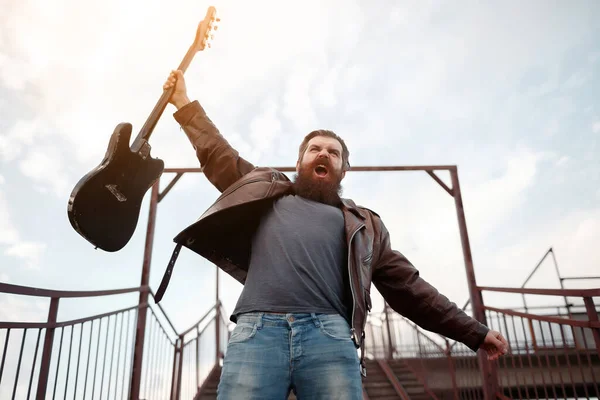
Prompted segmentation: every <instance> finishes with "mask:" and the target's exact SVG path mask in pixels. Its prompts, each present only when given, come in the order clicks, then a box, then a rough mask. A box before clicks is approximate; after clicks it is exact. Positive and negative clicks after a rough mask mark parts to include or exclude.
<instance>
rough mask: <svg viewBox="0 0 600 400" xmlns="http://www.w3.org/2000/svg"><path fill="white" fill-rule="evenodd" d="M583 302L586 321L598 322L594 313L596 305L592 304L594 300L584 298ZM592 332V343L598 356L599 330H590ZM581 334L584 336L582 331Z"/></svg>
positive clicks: (599, 350)
mask: <svg viewBox="0 0 600 400" xmlns="http://www.w3.org/2000/svg"><path fill="white" fill-rule="evenodd" d="M583 302H584V304H585V311H586V313H587V316H588V320H589V321H590V322H598V313H597V312H596V305H595V304H594V299H593V298H592V297H584V298H583ZM590 330H591V331H592V337H593V338H594V343H595V344H596V351H597V352H598V354H600V328H590ZM581 334H582V335H585V332H584V331H583V329H582V330H581Z"/></svg>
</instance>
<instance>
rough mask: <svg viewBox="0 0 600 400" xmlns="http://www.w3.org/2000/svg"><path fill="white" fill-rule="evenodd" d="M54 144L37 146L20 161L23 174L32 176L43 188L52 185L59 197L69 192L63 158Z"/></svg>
mask: <svg viewBox="0 0 600 400" xmlns="http://www.w3.org/2000/svg"><path fill="white" fill-rule="evenodd" d="M63 157H64V156H61V155H60V150H58V149H57V148H55V147H54V146H45V147H44V148H43V149H40V148H38V147H35V148H33V149H31V150H30V151H28V152H27V155H26V156H25V158H23V160H22V161H21V162H20V163H19V167H20V169H21V172H22V173H23V175H25V176H27V177H29V178H31V179H32V180H33V181H34V182H35V183H37V184H38V185H40V186H41V187H42V188H46V187H50V188H52V189H53V191H54V193H55V194H56V195H57V196H58V197H64V196H65V194H66V193H67V189H69V188H68V185H67V178H66V176H65V173H64V170H63V160H64V158H63Z"/></svg>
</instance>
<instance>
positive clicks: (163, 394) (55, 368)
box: [0, 283, 228, 400]
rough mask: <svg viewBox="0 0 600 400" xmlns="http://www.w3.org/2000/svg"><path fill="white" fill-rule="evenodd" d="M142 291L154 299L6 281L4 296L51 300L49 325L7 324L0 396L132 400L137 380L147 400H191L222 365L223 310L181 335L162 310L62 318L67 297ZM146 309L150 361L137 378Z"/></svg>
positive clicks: (2, 331) (0, 338)
mask: <svg viewBox="0 0 600 400" xmlns="http://www.w3.org/2000/svg"><path fill="white" fill-rule="evenodd" d="M143 291H147V292H149V293H148V295H149V296H154V295H153V293H152V292H150V291H149V289H148V288H147V287H138V288H127V289H117V290H105V291H87V292H75V291H55V290H44V289H38V288H30V287H25V286H17V285H9V284H5V283H0V293H3V294H5V295H14V296H34V297H42V298H43V297H46V298H49V299H50V302H49V307H48V318H47V320H46V321H43V322H6V321H0V351H1V353H0V354H1V355H0V357H1V358H0V398H2V399H17V398H18V399H30V398H38V399H41V398H49V397H52V398H83V399H86V398H99V399H103V398H107V399H129V398H131V396H132V393H131V392H132V387H131V382H133V381H134V380H137V381H138V382H139V383H140V386H139V393H140V396H139V398H141V399H146V400H151V399H161V400H162V399H180V398H187V399H192V398H193V397H194V395H195V394H196V392H197V391H198V388H199V387H200V386H201V384H202V382H203V381H204V379H205V378H206V376H207V375H208V373H209V372H210V371H211V370H212V369H213V368H214V367H215V365H217V364H218V363H219V360H220V358H221V357H222V353H223V346H224V345H225V344H226V342H227V335H228V330H227V325H226V323H225V321H224V319H223V315H224V313H223V310H222V307H221V305H220V304H219V305H218V306H213V307H212V308H211V309H210V310H209V311H208V312H207V313H206V314H205V315H204V316H203V317H202V318H201V319H200V320H199V321H198V322H197V323H195V324H194V325H193V326H192V327H190V328H189V329H187V330H186V331H184V332H183V333H181V334H178V333H177V331H176V330H175V328H174V327H173V325H172V324H171V322H170V321H169V319H168V317H167V315H166V314H165V313H164V311H163V310H162V308H161V307H160V306H159V305H156V304H151V305H149V304H147V303H146V304H137V305H133V306H129V307H125V308H122V309H118V310H115V311H111V312H106V313H101V314H97V315H93V316H89V317H85V318H79V319H74V320H67V321H59V320H58V313H59V304H60V303H61V301H64V300H63V299H72V298H89V297H106V296H114V295H126V294H131V293H135V292H143ZM140 309H146V311H147V319H146V325H145V329H144V344H145V345H144V347H143V362H142V364H141V368H140V369H139V372H138V373H137V374H136V373H134V370H133V353H134V349H135V337H136V335H135V330H136V326H137V319H138V314H139V310H140ZM216 321H219V322H220V323H219V324H218V325H219V329H218V330H217V327H216ZM216 332H220V333H219V335H220V336H221V340H220V341H217V340H216V336H215V335H216ZM217 343H219V344H220V345H219V350H218V351H217V347H216V346H217ZM192 354H193V356H192Z"/></svg>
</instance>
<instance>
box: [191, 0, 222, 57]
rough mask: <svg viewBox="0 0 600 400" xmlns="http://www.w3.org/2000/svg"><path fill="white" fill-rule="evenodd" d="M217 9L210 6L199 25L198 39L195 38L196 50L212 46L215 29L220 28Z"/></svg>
mask: <svg viewBox="0 0 600 400" xmlns="http://www.w3.org/2000/svg"><path fill="white" fill-rule="evenodd" d="M219 21H220V19H219V18H217V9H216V8H215V7H213V6H210V7H208V10H206V16H205V17H204V19H203V20H202V22H200V24H199V25H198V30H197V31H196V39H195V40H194V45H193V46H194V48H195V49H196V51H202V50H204V49H205V48H206V47H210V43H211V41H212V39H213V36H214V31H216V30H217V28H218V25H217V24H218V22H219Z"/></svg>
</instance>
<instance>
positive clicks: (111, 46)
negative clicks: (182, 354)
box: [0, 0, 600, 329]
mask: <svg viewBox="0 0 600 400" xmlns="http://www.w3.org/2000/svg"><path fill="white" fill-rule="evenodd" d="M211 4H214V5H216V6H217V8H218V11H219V13H220V16H221V18H222V21H221V26H220V30H219V31H218V33H217V35H216V36H215V41H214V45H213V48H212V49H210V50H209V51H206V52H203V53H200V54H198V55H197V56H196V58H195V59H194V61H193V63H192V65H191V67H190V68H189V70H188V72H187V74H186V79H187V82H188V87H189V95H190V97H191V98H192V99H198V100H199V101H200V102H201V103H202V104H203V105H204V106H205V108H206V110H207V112H208V113H209V115H210V117H211V118H212V119H213V121H214V122H215V123H216V124H217V125H218V127H219V128H220V130H221V132H222V133H223V135H225V136H226V137H227V138H228V139H229V140H230V142H231V143H232V144H233V145H234V146H235V147H236V148H237V149H238V150H239V151H240V153H241V154H242V155H243V156H244V157H246V158H247V159H249V160H251V161H252V162H253V163H255V164H256V165H261V166H292V165H294V163H295V155H296V152H297V146H298V144H299V143H300V141H301V139H302V137H303V136H304V135H305V134H306V133H307V132H309V131H310V130H312V129H315V128H327V129H332V130H334V131H336V132H337V133H339V134H340V135H341V136H342V137H343V138H344V139H345V140H346V141H347V144H348V146H349V148H350V152H351V155H350V162H351V164H352V165H355V166H358V165H364V166H374V165H422V164H456V165H458V168H459V176H460V179H461V186H462V191H463V198H464V203H465V209H466V217H467V224H468V229H469V234H470V237H471V244H472V250H473V257H474V263H475V270H476V276H477V280H478V282H479V283H480V284H484V285H496V286H519V285H520V284H521V283H522V282H523V280H524V279H525V277H526V276H527V274H528V273H529V272H530V270H531V269H532V268H533V266H534V265H535V264H536V263H537V261H538V260H539V259H540V258H541V257H542V256H543V254H544V253H545V252H546V250H547V249H548V248H549V247H551V246H552V247H553V248H554V250H555V252H556V256H557V259H558V262H559V264H560V268H561V269H562V271H563V274H564V275H568V276H572V275H598V265H600V254H599V253H598V251H597V244H598V242H599V240H600V206H599V204H600V161H599V159H600V158H599V156H598V155H599V154H600V105H599V103H598V93H599V91H600V74H599V73H598V71H599V70H600V40H599V39H600V28H599V27H600V24H598V20H599V18H600V3H598V2H597V1H583V0H578V1H570V2H566V1H527V2H521V1H504V2H491V1H488V2H475V1H465V2H445V1H435V2H434V1H419V2H417V1H413V2H407V1H404V2H398V1H384V0H377V1H373V2H369V3H367V2H359V1H349V0H346V1H333V0H332V1H327V2H323V4H321V5H320V4H319V3H318V2H316V1H304V2H281V1H279V2H276V1H271V2H267V1H252V2H236V1H232V0H231V1H215V2H213V3H208V2H204V1H179V2H177V3H170V2H167V1H162V0H161V1H159V0H151V1H144V2H141V1H130V2H122V1H117V0H106V1H103V2H91V1H74V0H55V1H52V2H48V1H42V0H24V1H20V2H11V1H8V0H4V1H2V2H0V281H2V282H8V283H13V284H19V285H27V286H36V287H44V288H50V289H66V290H74V289H78V290H95V289H112V288H122V287H131V286H137V285H139V280H140V272H141V265H142V255H143V245H144V235H145V224H146V221H147V201H148V198H146V201H145V204H144V208H143V209H142V213H141V218H140V222H139V224H138V227H137V230H136V233H135V236H134V237H133V239H132V240H131V241H130V243H129V244H128V246H127V247H126V248H124V249H123V250H121V251H119V252H116V253H106V252H103V251H101V250H94V249H93V247H92V246H91V245H90V244H89V243H88V242H86V241H85V240H84V239H83V238H81V237H80V236H79V235H78V234H77V233H76V232H75V231H74V230H73V229H72V228H71V226H70V224H69V222H68V219H67V213H66V209H67V201H68V198H69V195H70V192H71V190H72V188H73V187H74V186H75V184H76V183H77V181H78V180H79V179H80V178H81V177H82V176H83V175H84V174H85V173H87V172H88V171H89V170H91V169H93V168H94V167H95V166H96V165H97V164H98V163H99V162H100V160H101V159H102V157H103V156H104V153H105V151H106V146H107V144H108V139H109V137H110V134H111V133H112V131H113V129H114V127H115V126H116V125H117V124H118V123H120V122H130V123H131V124H132V125H133V127H134V134H136V133H137V130H139V129H140V128H141V126H142V125H143V123H144V121H145V119H146V117H147V116H148V114H149V113H150V111H151V109H152V107H153V106H154V104H155V102H156V100H157V99H158V97H159V96H160V94H161V91H162V88H161V87H162V84H163V81H164V80H165V78H166V77H167V76H168V74H169V71H170V70H171V69H173V68H175V67H176V66H177V65H178V64H179V62H180V60H181V58H182V57H183V55H184V53H185V51H186V50H187V48H188V46H189V45H190V44H191V42H192V40H193V37H194V34H195V30H196V26H197V24H198V22H199V21H200V20H201V19H202V18H203V16H204V14H205V11H206V8H207V6H209V5H211ZM174 111H175V109H174V108H173V106H169V107H168V108H167V109H166V111H165V113H164V114H163V117H162V119H161V120H160V122H159V124H158V126H157V127H156V129H155V132H154V135H153V136H152V138H151V144H152V154H153V156H154V157H159V158H161V159H163V160H164V161H165V164H166V165H167V166H168V167H196V166H198V162H197V160H196V159H195V155H194V151H193V149H192V148H191V146H190V144H189V142H188V140H187V138H186V137H185V135H184V133H183V132H182V131H181V130H180V129H179V126H178V125H177V123H176V122H175V120H174V119H173V117H172V113H173V112H174ZM440 176H441V177H442V179H444V180H446V181H447V182H449V176H447V175H445V174H443V173H440ZM171 178H172V176H170V175H169V174H165V175H163V179H162V181H161V186H162V187H164V186H165V185H166V183H167V182H168V181H169V180H170V179H171ZM343 183H344V196H345V197H349V198H352V199H354V200H355V201H356V202H357V203H359V204H361V205H364V206H366V207H369V208H371V209H373V210H375V211H376V212H378V213H379V214H380V215H381V216H382V218H383V220H384V222H385V223H386V225H387V226H388V228H389V230H390V232H391V235H392V243H393V246H394V247H395V248H396V249H398V250H400V251H401V252H403V253H405V254H406V255H407V257H408V258H409V259H410V260H411V261H413V263H414V264H415V265H416V266H417V268H419V269H420V271H421V273H422V276H423V277H424V278H425V279H427V280H429V281H430V282H432V283H433V284H434V285H435V286H437V287H438V288H439V289H440V291H442V292H443V293H445V294H447V295H448V296H449V297H450V298H451V299H452V300H453V301H455V302H457V303H460V304H461V305H462V303H464V302H465V300H466V299H467V298H468V294H467V285H466V280H465V273H464V266H463V262H462V252H461V247H460V241H459V236H458V228H457V224H456V214H455V210H454V203H453V201H452V198H451V197H450V196H449V195H448V194H447V193H446V192H445V191H444V190H442V189H441V188H440V187H439V186H438V185H437V184H436V183H435V182H434V181H433V180H432V179H431V178H429V177H428V176H427V175H426V174H425V173H418V172H415V173H383V172H382V173H349V174H348V175H347V177H346V179H345V180H344V182H343ZM217 195H218V192H217V190H216V189H215V188H214V187H212V186H211V185H210V184H209V183H208V182H207V181H206V179H205V178H204V177H203V176H202V175H200V174H197V175H195V176H194V175H186V176H184V178H183V179H181V181H180V182H179V183H178V184H177V185H176V187H175V189H174V190H173V191H171V193H169V195H168V196H167V197H166V198H165V200H164V201H163V202H161V204H160V206H159V210H158V219H157V230H156V237H155V246H154V253H153V258H152V269H151V285H152V287H153V288H154V290H156V288H157V287H158V284H159V282H160V279H161V277H162V274H163V271H164V268H165V266H166V264H167V262H168V259H169V257H170V253H171V250H172V248H173V242H172V238H173V237H174V236H175V235H176V234H177V233H178V232H179V231H180V230H182V229H184V228H185V227H186V226H187V225H188V224H190V223H192V222H193V221H195V219H196V218H197V217H198V216H199V215H200V214H202V212H203V211H204V210H205V208H206V207H208V206H209V205H210V204H211V203H212V202H213V201H214V199H215V198H216V197H217ZM552 268H553V267H552V265H551V264H550V263H545V264H544V265H543V266H542V268H541V270H540V272H539V274H538V275H537V276H536V278H535V279H534V281H532V284H531V285H530V286H545V287H556V286H558V283H557V281H556V278H555V276H554V275H553V271H552ZM214 276H215V267H214V266H213V265H212V264H210V263H208V262H206V261H204V260H203V259H201V258H200V257H199V256H197V255H195V254H192V253H191V252H189V251H187V250H184V251H182V254H181V255H180V259H179V260H178V263H177V265H176V268H175V273H174V276H173V278H172V280H171V284H170V287H169V290H168V291H167V294H166V297H165V299H164V300H163V303H164V304H163V306H164V307H165V308H166V310H167V311H168V313H169V315H170V316H171V318H172V320H173V322H174V324H175V326H176V327H177V328H178V329H183V328H185V327H187V325H188V324H190V323H191V322H192V321H193V320H194V319H195V318H197V317H198V316H199V315H201V314H203V313H204V312H205V311H206V310H207V309H208V308H209V307H210V305H211V304H212V302H213V300H214ZM222 276H223V279H222V291H223V299H224V302H225V308H226V310H227V311H228V312H230V311H232V310H233V307H234V305H235V301H236V300H237V296H238V295H239V293H240V291H241V285H239V284H238V283H236V282H235V281H233V280H232V279H231V278H229V277H227V276H225V274H222ZM579 285H584V286H594V285H595V286H598V285H599V283H598V281H596V282H582V283H579ZM570 287H575V284H574V283H573V284H570ZM496 300H498V301H496V303H495V305H499V306H502V305H507V304H508V305H510V304H514V303H515V300H514V298H512V297H510V298H502V299H496ZM517 300H518V299H517ZM124 301H135V297H129V298H126V299H125V298H124V297H123V296H121V297H119V298H118V299H114V301H113V299H111V300H106V299H105V300H103V301H102V302H101V303H99V302H98V301H97V300H90V301H86V302H78V303H74V302H71V303H69V302H68V301H65V302H64V303H63V304H61V309H60V310H61V311H60V314H59V318H68V317H71V316H75V315H80V316H85V315H90V313H92V312H96V311H97V310H99V309H104V310H109V309H114V308H115V307H114V306H113V305H114V304H117V303H121V302H124ZM552 301H554V300H552ZM381 304H382V303H381V300H380V299H375V308H376V309H381ZM76 305H77V306H76ZM46 315H47V302H46V301H45V300H35V301H33V300H31V299H24V298H20V297H16V296H4V295H3V296H0V320H14V319H20V320H43V319H44V318H45V316H46Z"/></svg>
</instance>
